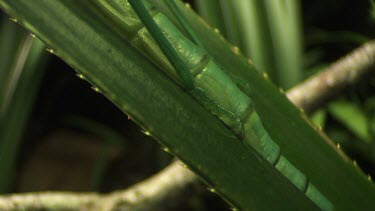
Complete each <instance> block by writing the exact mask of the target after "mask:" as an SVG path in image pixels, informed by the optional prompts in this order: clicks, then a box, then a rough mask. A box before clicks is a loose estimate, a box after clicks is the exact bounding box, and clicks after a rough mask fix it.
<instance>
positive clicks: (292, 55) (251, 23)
mask: <svg viewBox="0 0 375 211" xmlns="http://www.w3.org/2000/svg"><path fill="white" fill-rule="evenodd" d="M202 2H203V3H202ZM260 2H261V3H260ZM271 2H276V3H271ZM190 4H191V5H192V7H193V8H195V9H197V10H198V11H199V12H201V13H202V15H203V16H204V17H205V18H206V19H207V21H208V22H210V23H211V24H212V25H214V26H215V27H216V28H218V30H220V32H221V33H222V34H223V35H224V36H226V37H227V39H228V40H230V41H231V42H232V43H233V44H234V45H235V46H238V47H239V50H240V51H241V52H243V53H244V54H245V55H248V56H249V57H251V58H252V60H253V62H254V64H255V65H256V66H257V67H258V69H260V70H261V71H267V73H268V75H269V76H270V78H271V79H272V80H273V81H274V82H275V83H276V84H278V85H279V86H280V87H282V88H284V89H288V88H290V87H292V86H293V85H295V84H296V83H298V82H300V81H302V80H303V79H305V78H307V77H309V76H310V75H312V74H314V73H316V72H318V71H319V70H321V69H323V68H325V67H327V66H328V65H329V64H331V63H332V62H334V61H335V60H337V59H338V58H340V57H341V56H343V55H345V54H347V53H348V52H350V51H351V50H353V49H354V48H355V47H358V46H359V45H361V44H364V43H365V42H367V41H369V40H370V39H372V38H373V37H374V33H375V27H374V26H375V3H374V1H372V0H364V1H350V0H316V1H300V2H299V1H295V0H290V1H232V0H220V1H219V0H207V1H197V2H194V1H190ZM241 4H243V5H241ZM213 8H216V10H214V9H213ZM249 11H252V12H249ZM0 18H1V22H2V25H1V28H0V39H1V40H0V54H1V56H0V61H1V63H0V108H2V109H3V108H5V106H4V102H5V98H6V96H7V95H8V94H7V93H9V87H13V86H15V87H16V88H17V89H15V90H16V91H15V92H14V93H16V94H14V95H11V96H10V97H11V98H10V105H12V106H8V107H7V108H6V110H1V113H0V131H1V133H0V147H1V148H0V153H1V154H0V169H1V172H2V173H4V172H6V173H4V174H3V175H8V176H0V191H1V192H2V193H9V192H25V191H43V190H71V191H99V192H109V191H113V190H116V189H121V188H126V187H128V186H129V185H131V184H134V183H136V182H139V181H142V180H143V179H145V178H147V177H149V176H151V175H153V174H154V173H156V172H157V171H159V170H161V169H162V168H163V167H165V166H166V165H168V164H169V162H170V161H171V160H172V157H171V156H170V155H169V154H166V153H165V152H163V151H162V150H160V146H159V145H158V144H157V143H156V142H155V141H153V140H152V138H151V137H149V136H147V134H145V133H143V132H142V130H141V129H140V128H139V127H138V126H136V125H135V124H134V123H133V122H132V121H131V119H127V118H126V117H125V116H124V114H123V113H122V112H121V111H120V110H119V109H118V108H116V107H115V106H114V105H113V104H112V103H110V102H109V101H108V100H107V99H105V98H104V96H102V95H101V94H100V93H97V92H95V91H93V90H92V88H91V87H90V85H89V84H88V83H86V82H83V81H82V80H80V78H79V77H77V76H76V73H75V71H74V70H72V69H71V67H70V66H68V65H67V64H65V63H64V62H63V61H61V60H60V59H59V58H57V57H55V56H52V55H51V54H47V53H46V52H45V51H43V52H33V51H31V50H30V52H29V53H28V54H25V55H27V58H28V59H29V60H31V61H37V62H38V63H36V64H34V65H31V67H30V66H27V65H24V67H25V69H24V71H23V72H21V77H19V78H18V79H17V80H16V79H15V77H11V76H12V74H13V75H14V73H12V70H11V69H12V67H15V66H17V65H16V64H19V59H20V56H21V57H22V54H19V53H18V52H19V49H21V47H20V46H21V45H24V44H25V42H26V41H25V40H27V39H29V40H30V39H31V38H29V37H30V36H29V35H28V32H26V31H24V30H23V29H21V28H20V27H18V26H17V25H15V24H14V23H12V21H11V20H9V19H8V17H7V16H6V15H5V14H3V13H1V14H0ZM11 38H12V40H13V41H10V39H11ZM254 43H256V44H254ZM11 44H13V45H11ZM31 45H35V44H34V43H32V44H31ZM37 45H38V44H37ZM41 45H42V44H39V48H41V47H40V46H41ZM36 48H38V47H36ZM43 48H45V47H43ZM22 58H23V57H22ZM7 62H10V63H9V64H8V63H7ZM12 62H13V63H12ZM30 63H32V62H30ZM27 67H28V68H31V70H28V71H32V74H29V75H27V74H26V73H27V71H26V70H27V69H26V68H27ZM13 69H14V68H13ZM38 75H39V76H38ZM22 77H25V78H22ZM16 78H17V77H16ZM38 78H40V79H38ZM22 80H24V81H26V82H22ZM27 81H29V83H27ZM7 87H8V88H7ZM22 87H23V88H22ZM33 90H34V91H33ZM33 93H34V94H33ZM374 93H375V77H369V78H367V79H366V80H365V81H363V82H360V83H359V84H358V85H356V86H355V87H351V89H350V90H349V91H347V92H346V93H343V94H342V95H340V96H338V98H337V100H335V101H334V102H331V103H330V104H329V105H327V106H326V107H324V108H321V109H320V110H318V111H317V112H315V113H314V114H313V115H312V116H311V118H312V120H313V121H314V123H315V124H317V125H319V127H321V128H323V130H324V131H325V132H326V133H327V134H328V136H330V137H331V138H332V140H334V141H335V142H336V143H337V144H339V145H340V147H341V148H342V149H343V150H344V151H345V152H346V153H347V154H348V155H349V156H350V157H352V158H353V159H354V160H356V162H357V163H358V165H359V166H360V167H361V168H362V169H363V170H364V172H366V173H368V174H370V175H375V144H374V142H375V95H374ZM32 96H34V97H32ZM12 103H13V104H12ZM10 149H14V150H10ZM67 149H69V150H67ZM77 160H79V162H77ZM181 207H183V208H186V210H228V206H227V205H226V204H225V203H224V202H222V200H221V199H219V198H218V197H217V196H215V195H213V194H210V193H209V192H208V191H206V190H202V189H197V190H196V191H195V192H194V194H192V196H191V198H190V199H189V200H187V201H186V202H185V204H184V205H179V208H177V209H178V210H181V209H182V208H181Z"/></svg>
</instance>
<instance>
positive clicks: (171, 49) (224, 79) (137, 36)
mask: <svg viewBox="0 0 375 211" xmlns="http://www.w3.org/2000/svg"><path fill="white" fill-rule="evenodd" d="M99 2H100V3H101V8H103V7H104V8H105V9H106V11H105V12H106V13H107V15H109V16H110V17H111V18H112V19H113V20H114V21H116V22H119V23H122V24H119V25H122V26H125V27H124V28H123V30H124V31H125V32H126V33H125V35H124V36H125V38H126V39H128V40H131V42H132V43H133V45H134V46H135V47H137V48H138V49H140V50H141V51H143V52H145V53H146V54H147V55H148V56H149V57H151V59H152V60H154V61H156V63H158V64H159V65H162V66H164V67H167V68H166V72H167V74H168V75H170V76H171V77H172V78H174V79H175V80H176V81H177V82H178V83H179V84H180V85H181V86H182V87H183V88H184V89H185V90H186V91H187V92H188V93H189V94H190V95H192V96H193V97H194V98H195V99H196V100H197V101H198V102H199V103H200V104H201V105H202V106H204V107H205V108H206V109H207V110H208V111H209V112H211V113H212V114H213V115H215V116H217V117H218V118H219V119H220V120H221V121H222V122H223V123H224V124H225V125H226V126H227V127H228V128H230V129H231V130H232V132H233V133H234V135H235V136H236V137H237V138H238V139H240V140H242V141H243V143H244V144H245V145H246V147H249V148H253V149H255V150H256V151H257V152H258V153H260V154H261V155H262V156H263V157H264V158H265V159H266V160H267V161H268V162H269V163H271V164H272V165H273V166H274V167H275V168H276V169H278V170H279V171H280V172H281V173H282V174H283V175H284V176H285V177H286V178H287V179H288V180H289V181H290V182H292V183H293V184H294V185H295V186H296V187H297V188H298V189H299V190H300V191H302V192H303V193H304V194H305V195H306V196H307V197H308V198H309V199H310V200H312V201H313V202H314V203H315V204H316V205H317V206H318V207H319V208H321V209H322V210H333V205H332V204H331V202H330V201H329V200H328V199H327V198H326V197H325V196H324V195H323V194H321V193H320V191H319V190H318V189H317V188H315V186H314V185H312V184H311V183H310V182H309V181H308V180H307V178H306V176H305V175H304V174H303V173H302V172H300V171H299V170H298V169H297V168H296V167H295V166H294V165H293V164H291V163H290V162H289V161H288V160H287V159H286V158H285V157H284V156H283V155H282V154H281V150H280V147H279V146H278V145H277V144H276V143H275V142H274V141H273V140H272V139H271V137H270V136H269V135H268V133H267V131H266V130H265V128H264V127H263V124H262V121H261V119H260V117H259V115H258V114H257V112H256V111H255V108H254V104H253V101H252V100H251V98H250V97H249V96H247V95H246V94H245V93H243V92H242V91H241V90H240V89H239V88H238V87H237V85H236V84H235V83H234V82H233V81H232V79H231V78H230V77H229V76H228V75H227V74H226V73H225V72H224V71H223V70H222V69H221V68H220V67H219V66H218V65H217V64H216V63H215V62H214V61H213V59H212V58H211V57H210V56H209V55H208V54H207V53H206V52H205V50H204V48H203V46H201V45H200V41H199V39H198V38H197V36H196V35H195V34H194V32H193V31H192V30H191V29H190V27H189V25H188V23H187V21H186V20H185V19H184V16H183V15H182V13H181V12H180V11H179V7H178V6H177V5H176V4H175V2H174V1H172V0H166V1H164V2H165V4H166V5H167V6H168V7H169V8H170V9H171V10H172V11H173V14H174V15H175V17H176V19H177V20H178V21H179V22H180V24H181V25H182V26H183V28H184V30H185V31H186V32H187V34H188V36H189V37H190V39H189V38H188V37H186V36H185V35H184V34H183V33H182V32H180V31H179V29H178V28H177V27H176V26H175V25H174V24H173V23H172V22H171V21H170V20H169V19H168V18H167V16H165V15H164V14H162V13H161V12H159V11H158V10H157V9H155V8H154V7H152V5H150V4H149V3H147V2H144V1H142V0H128V2H126V1H125V0H113V1H107V0H99ZM129 3H130V5H129ZM131 7H132V8H133V9H134V11H133V10H132V9H131ZM134 12H135V13H136V15H135V14H134ZM123 13H125V14H123ZM137 16H138V17H139V19H140V20H139V19H138V18H137ZM155 41H156V43H155ZM163 54H164V56H157V55H163Z"/></svg>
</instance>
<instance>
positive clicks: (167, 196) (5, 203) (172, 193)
mask: <svg viewBox="0 0 375 211" xmlns="http://www.w3.org/2000/svg"><path fill="white" fill-rule="evenodd" d="M372 70H375V41H371V42H369V43H367V44H365V45H363V46H362V47H359V48H358V49H356V50H354V51H353V52H352V53H350V54H348V55H347V56H345V57H343V58H342V59H340V60H338V61H337V62H335V63H334V64H332V65H331V66H330V67H329V68H327V69H326V70H324V71H322V72H320V73H318V74H316V75H315V76H312V77H311V78H309V79H308V80H306V81H305V82H303V83H301V84H299V85H298V86H296V87H294V88H293V89H291V90H290V91H289V92H288V93H287V96H288V98H289V99H290V100H291V101H292V102H293V103H294V104H295V105H296V106H297V107H300V108H303V109H304V110H305V111H306V112H308V113H310V112H312V111H314V110H315V109H317V108H318V107H319V106H321V105H323V104H324V103H326V102H327V101H328V100H330V99H332V98H333V97H335V96H337V95H338V94H339V92H341V91H343V90H344V89H345V88H346V87H348V86H349V85H352V84H354V83H356V82H357V81H359V80H360V79H362V78H364V77H365V76H366V75H367V74H368V73H370V72H371V71H372ZM197 182H198V177H197V176H195V175H194V174H193V173H192V172H191V171H189V170H188V169H186V168H184V167H182V166H181V165H180V163H179V162H178V161H175V162H173V163H172V164H171V165H169V166H168V167H166V168H165V169H164V170H162V171H160V172H159V173H158V174H156V175H154V176H152V177H150V178H149V179H147V180H145V181H143V182H141V183H138V184H136V185H134V186H132V187H130V188H128V189H127V190H123V191H117V192H113V193H110V194H106V195H99V194H93V193H87V194H84V193H81V194H77V193H62V192H55V193H53V192H42V193H27V194H14V195H8V196H3V197H0V210H137V211H138V210H139V211H141V210H165V208H166V206H168V205H169V204H173V203H178V202H179V201H181V200H184V199H185V197H184V196H185V195H186V194H187V192H186V190H187V189H188V187H192V186H193V185H194V184H197Z"/></svg>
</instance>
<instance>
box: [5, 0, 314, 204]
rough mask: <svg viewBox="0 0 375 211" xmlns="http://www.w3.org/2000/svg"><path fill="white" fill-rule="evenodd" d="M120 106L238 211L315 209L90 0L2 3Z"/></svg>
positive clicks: (10, 1) (19, 0) (82, 76)
mask: <svg viewBox="0 0 375 211" xmlns="http://www.w3.org/2000/svg"><path fill="white" fill-rule="evenodd" d="M0 6H1V7H2V8H3V9H4V10H6V11H7V12H8V13H9V14H11V15H13V16H14V17H16V18H17V20H18V21H19V22H20V23H21V24H23V25H24V26H26V27H27V28H28V29H30V30H31V31H33V32H34V33H35V34H36V35H37V36H38V37H40V38H41V39H42V40H43V41H44V42H46V43H47V44H48V45H49V46H50V47H51V48H52V49H53V53H55V54H56V55H58V56H59V57H61V58H63V59H64V60H65V61H66V62H68V63H69V64H70V65H71V66H73V67H74V68H75V69H77V70H78V71H79V72H80V74H82V75H80V76H81V78H85V79H86V80H88V81H89V82H90V83H92V84H93V85H94V86H95V87H97V89H96V90H98V91H100V92H101V93H103V94H104V95H105V96H106V97H108V98H109V99H110V100H111V101H112V102H114V103H115V104H116V105H117V106H118V107H119V108H120V109H122V110H123V111H124V112H126V113H127V114H128V115H130V116H131V117H132V119H134V120H135V121H136V122H137V123H138V124H140V125H142V126H143V127H144V129H145V130H146V131H148V132H149V133H150V134H152V135H153V136H154V137H155V138H156V139H158V140H159V141H160V143H161V144H162V145H164V147H165V148H164V149H165V150H166V151H169V152H171V153H173V154H175V155H176V156H178V157H179V158H180V159H182V160H183V161H184V162H185V163H186V164H187V166H189V167H190V168H191V169H192V170H194V171H195V172H197V173H198V174H199V175H200V176H201V177H202V178H203V179H204V180H205V181H206V182H207V183H208V184H209V185H210V186H212V189H211V190H213V191H214V192H216V193H218V194H220V195H222V196H223V197H224V198H225V199H226V200H227V201H228V202H230V203H231V204H232V205H233V206H235V207H236V208H239V209H241V210H275V209H278V210H280V209H282V210H292V209H297V208H298V209H308V210H311V209H316V207H315V205H314V204H313V203H312V202H311V201H310V200H308V199H307V197H305V196H304V195H303V194H302V193H301V192H300V191H298V190H297V189H296V188H295V187H294V186H293V185H292V184H291V183H290V182H289V181H288V180H286V179H285V177H284V176H282V175H281V174H280V173H279V172H278V171H277V170H275V169H274V168H273V167H272V166H271V165H269V164H268V162H267V161H266V160H264V159H263V158H262V157H260V156H259V155H258V154H257V153H256V152H255V151H251V150H249V149H247V148H245V147H244V146H243V144H242V143H241V142H240V141H238V140H237V139H235V138H233V135H232V134H231V132H230V131H228V129H227V128H226V127H225V126H224V125H223V124H222V123H221V122H220V121H219V120H218V119H217V118H216V117H214V116H213V115H211V114H210V113H209V112H208V111H207V110H206V109H204V108H203V107H202V106H200V105H199V104H198V103H197V102H196V101H195V100H193V98H192V97H191V96H190V95H188V94H187V93H185V92H184V91H183V90H182V89H181V88H180V87H178V86H177V85H176V84H175V83H174V82H173V81H171V80H170V78H168V77H166V75H164V74H163V73H162V71H161V70H160V69H158V68H156V66H155V65H153V64H152V63H150V62H149V61H148V60H147V59H146V58H145V57H144V56H143V55H142V54H140V53H139V52H137V51H136V50H135V49H134V48H133V47H131V46H130V44H129V43H128V42H127V41H125V40H124V39H123V36H122V34H121V33H119V29H118V28H116V29H115V26H116V25H114V23H113V21H110V19H107V18H105V17H104V16H103V14H102V13H100V12H99V10H98V9H97V8H96V7H94V6H93V4H91V3H90V2H89V1H73V0H38V1H29V0H1V1H0Z"/></svg>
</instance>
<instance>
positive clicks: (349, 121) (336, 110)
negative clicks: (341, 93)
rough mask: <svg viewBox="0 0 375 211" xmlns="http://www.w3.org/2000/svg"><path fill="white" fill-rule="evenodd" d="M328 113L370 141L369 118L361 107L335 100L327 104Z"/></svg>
mask: <svg viewBox="0 0 375 211" xmlns="http://www.w3.org/2000/svg"><path fill="white" fill-rule="evenodd" d="M328 109H329V112H330V114H331V115H332V116H333V117H334V118H335V119H337V120H338V121H339V122H341V123H342V124H343V125H345V126H346V127H347V128H348V129H349V130H350V131H351V132H352V133H353V134H355V135H356V136H357V137H358V138H360V139H362V140H363V141H365V142H368V143H369V142H370V141H371V135H370V132H369V125H368V124H369V120H368V118H367V116H366V114H365V113H364V112H363V111H362V109H361V108H360V107H359V106H357V105H355V104H354V103H351V102H347V101H336V102H333V103H330V104H329V106H328Z"/></svg>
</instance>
